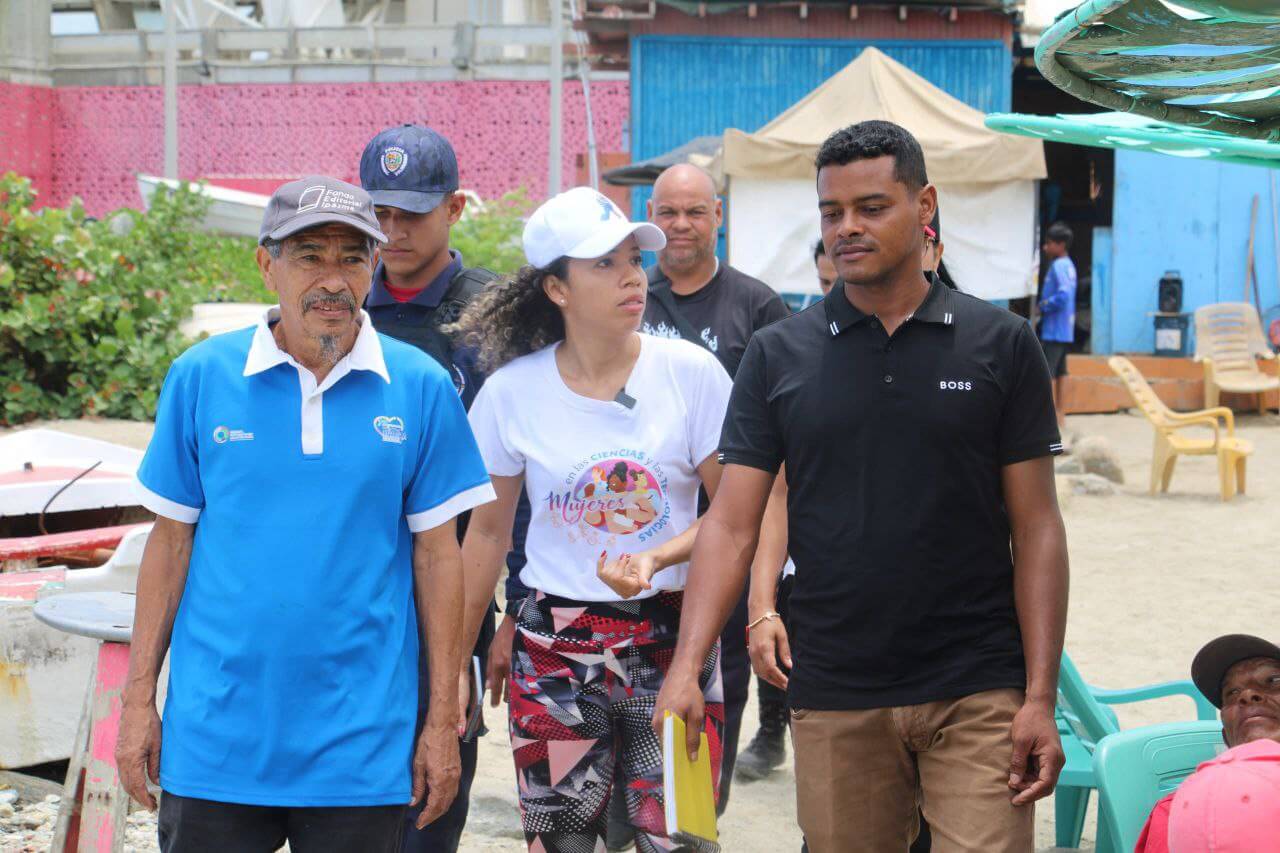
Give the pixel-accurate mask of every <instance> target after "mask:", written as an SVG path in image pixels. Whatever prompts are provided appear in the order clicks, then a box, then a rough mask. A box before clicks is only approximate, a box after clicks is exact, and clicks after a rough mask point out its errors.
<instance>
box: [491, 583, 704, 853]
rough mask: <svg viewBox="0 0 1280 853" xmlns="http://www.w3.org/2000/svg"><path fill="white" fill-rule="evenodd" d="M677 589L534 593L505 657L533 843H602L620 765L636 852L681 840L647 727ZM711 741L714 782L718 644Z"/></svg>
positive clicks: (539, 846)
mask: <svg viewBox="0 0 1280 853" xmlns="http://www.w3.org/2000/svg"><path fill="white" fill-rule="evenodd" d="M682 601H683V593H680V592H664V593H660V594H658V595H656V596H653V597H651V598H644V599H640V600H636V599H631V600H627V601H607V602H599V601H590V602H589V601H573V600H571V599H567V598H560V597H558V596H553V595H545V594H543V593H541V592H534V593H532V594H531V595H530V596H529V597H528V598H526V599H525V601H524V605H523V606H522V608H521V610H520V615H519V618H518V620H517V630H516V636H515V641H514V644H513V650H512V656H511V695H510V703H509V708H510V723H511V747H512V750H513V752H514V757H515V765H516V782H517V784H518V787H519V794H520V819H521V823H522V824H523V826H524V835H525V842H526V843H527V844H528V845H529V851H530V853H600V851H603V850H604V849H605V846H604V833H605V821H606V818H607V814H606V812H607V805H608V802H609V790H610V787H611V785H612V782H613V779H614V769H615V766H616V765H617V764H618V763H620V764H621V769H622V777H623V778H624V779H625V780H626V792H625V793H626V803H627V812H628V814H629V816H630V819H631V825H632V826H633V827H634V828H635V830H636V849H637V851H638V853H657V851H672V850H676V849H678V848H677V845H676V844H675V842H673V841H671V840H670V839H669V838H668V837H667V830H666V820H665V817H664V809H663V796H662V743H661V741H660V740H659V738H658V736H657V735H656V734H655V733H654V731H653V727H652V725H651V722H650V721H651V720H652V718H653V711H654V708H655V706H656V700H657V697H658V690H659V689H660V688H661V687H662V679H663V677H664V676H665V675H666V672H667V669H668V667H670V665H671V658H672V654H673V652H674V651H675V647H676V639H677V634H678V632H679V629H680V605H681V602H682ZM700 683H701V685H702V690H703V695H704V697H705V699H706V723H705V730H706V733H707V742H708V745H709V746H710V749H711V768H712V777H713V782H714V784H715V786H716V790H717V791H719V786H720V754H721V731H722V729H723V728H724V701H723V691H722V689H721V684H720V666H719V648H718V647H717V648H716V649H715V650H713V651H712V653H711V654H710V655H709V656H708V658H707V660H706V662H705V663H704V664H703V667H702V674H701V677H700Z"/></svg>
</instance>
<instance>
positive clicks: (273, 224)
mask: <svg viewBox="0 0 1280 853" xmlns="http://www.w3.org/2000/svg"><path fill="white" fill-rule="evenodd" d="M330 223H339V224H341V225H350V226H351V227H352V228H354V229H356V230H357V231H359V232H361V233H363V234H368V235H369V236H370V237H372V238H373V239H375V240H377V241H378V242H379V243H385V242H387V235H386V234H383V233H382V231H381V230H379V228H378V217H377V215H376V214H374V212H373V199H371V198H369V194H368V193H367V192H365V191H364V190H362V189H360V188H359V187H356V186H352V185H351V184H348V183H346V182H344V181H339V180H337V179H336V178H326V177H323V176H321V175H312V176H310V177H306V178H303V179H301V180H298V181H291V182H290V183H287V184H285V185H284V186H282V187H280V188H279V189H277V190H276V191H275V192H274V193H273V194H272V195H271V200H270V201H269V202H267V209H266V210H265V211H263V213H262V228H261V229H259V231H258V243H259V244H261V243H265V242H266V241H267V240H283V239H284V238H285V237H289V236H291V235H293V234H297V233H298V232H299V231H305V230H307V229H308V228H314V227H316V226H317V225H328V224H330Z"/></svg>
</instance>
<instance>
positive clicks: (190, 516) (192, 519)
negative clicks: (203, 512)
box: [133, 479, 200, 524]
mask: <svg viewBox="0 0 1280 853" xmlns="http://www.w3.org/2000/svg"><path fill="white" fill-rule="evenodd" d="M133 490H134V493H135V494H137V496H138V503H140V504H142V505H143V506H144V507H146V508H147V509H149V510H151V511H152V512H154V513H155V514H156V515H161V516H164V517H165V518H171V519H173V520H174V521H181V522H182V523H183V524H195V523H196V520H197V519H198V518H200V508H199V507H194V506H187V505H186V504H180V503H178V502H177V501H171V500H169V499H168V498H166V497H165V496H163V495H158V494H156V493H155V492H153V491H151V490H150V489H148V488H147V487H146V486H144V485H143V484H142V481H141V480H138V479H135V480H134V481H133Z"/></svg>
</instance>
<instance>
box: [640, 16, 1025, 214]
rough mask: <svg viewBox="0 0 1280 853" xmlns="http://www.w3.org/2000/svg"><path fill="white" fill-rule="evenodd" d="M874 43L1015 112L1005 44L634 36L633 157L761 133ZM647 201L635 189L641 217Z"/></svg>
mask: <svg viewBox="0 0 1280 853" xmlns="http://www.w3.org/2000/svg"><path fill="white" fill-rule="evenodd" d="M871 45H874V46H875V47H877V48H879V49H880V50H882V51H884V52H885V53H886V54H887V55H888V56H890V57H892V58H893V59H896V60H897V61H899V62H901V63H902V64H903V65H905V66H907V67H908V68H910V69H911V70H913V71H915V72H916V73H917V74H919V75H920V76H922V77H924V78H925V79H926V80H928V81H929V82H930V83H933V84H934V85H935V86H937V87H939V88H941V89H943V90H944V91H946V92H948V93H949V94H951V95H953V96H954V97H956V98H959V99H960V100H962V101H964V102H965V103H967V104H969V105H970V106H973V107H976V108H977V109H980V110H982V111H983V112H997V111H1008V109H1009V106H1010V101H1011V97H1012V86H1013V59H1012V56H1011V54H1010V51H1009V48H1008V47H1007V46H1005V44H1004V43H1003V42H1000V41H877V42H872V41H850V40H840V39H830V40H818V39H804V40H797V39H743V38H707V37H702V36H637V37H635V38H633V39H632V41H631V156H632V158H633V159H635V160H642V159H644V158H646V157H654V156H657V155H659V154H663V153H665V152H667V151H670V150H671V149H672V148H675V147H677V146H679V145H683V144H684V143H686V142H688V141H689V140H690V139H692V138H694V137H696V136H707V135H712V134H715V135H718V134H720V133H723V132H724V130H725V129H726V128H730V127H736V128H738V129H740V130H745V131H748V132H753V131H756V130H758V129H759V128H760V127H761V126H763V125H765V124H767V123H768V122H769V121H770V120H771V119H773V118H774V116H776V115H777V114H778V113H780V112H782V111H783V110H785V109H787V108H788V107H790V106H791V105H792V104H794V103H795V102H796V101H798V100H800V99H801V98H803V97H804V96H805V95H807V94H809V92H811V91H812V90H813V89H815V88H817V86H818V85H819V84H821V83H822V82H823V81H824V80H826V79H827V78H828V77H831V76H832V75H833V74H835V73H836V72H837V71H839V70H840V69H842V68H844V67H845V66H846V65H848V64H849V63H850V62H852V61H853V60H854V59H855V58H857V56H858V54H859V53H861V52H862V50H863V48H865V47H868V46H871ZM850 120H851V121H852V120H853V119H852V117H851V119H850ZM648 197H649V190H648V188H642V187H637V188H636V190H635V191H633V192H632V213H633V215H634V216H636V217H639V218H643V217H644V204H645V201H646V200H647V199H648Z"/></svg>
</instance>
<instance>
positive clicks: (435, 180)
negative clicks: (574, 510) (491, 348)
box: [360, 124, 497, 853]
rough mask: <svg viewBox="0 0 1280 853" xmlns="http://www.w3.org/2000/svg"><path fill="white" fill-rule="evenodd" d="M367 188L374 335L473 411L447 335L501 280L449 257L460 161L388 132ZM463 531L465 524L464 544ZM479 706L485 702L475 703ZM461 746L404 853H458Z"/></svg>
mask: <svg viewBox="0 0 1280 853" xmlns="http://www.w3.org/2000/svg"><path fill="white" fill-rule="evenodd" d="M360 184H361V186H363V187H364V189H365V190H367V191H368V193H369V195H370V196H372V198H373V203H374V205H375V211H376V213H377V216H378V224H379V227H380V228H381V229H382V231H383V232H384V233H385V234H386V235H387V242H386V243H385V244H384V245H383V247H382V253H381V257H382V259H381V261H380V262H379V263H378V266H377V268H375V269H374V271H373V286H372V288H371V289H370V291H369V296H368V298H367V299H366V300H365V306H364V307H365V310H366V311H368V312H369V316H370V318H371V319H372V320H373V325H374V327H375V328H376V329H377V330H378V331H379V332H382V333H383V334H385V335H390V336H391V337H394V338H399V339H400V340H402V341H404V342H406V343H409V344H413V345H414V346H416V347H418V348H419V349H421V350H422V351H424V352H425V353H427V354H428V355H430V356H431V357H432V358H434V359H435V360H436V361H438V362H439V363H440V364H441V365H442V366H443V367H444V368H445V369H446V370H448V371H449V374H450V375H451V376H452V378H453V384H454V387H455V388H456V389H457V390H458V395H459V396H460V397H461V398H462V404H463V405H464V406H466V407H467V408H468V409H469V408H471V401H472V400H473V399H475V395H476V391H477V390H478V389H479V387H480V385H481V383H482V382H483V381H484V376H483V374H482V373H481V372H480V370H479V369H478V367H477V365H476V354H475V353H474V352H473V351H471V350H469V349H466V348H460V347H455V346H454V345H453V341H452V340H451V339H450V338H449V336H448V335H446V334H445V333H444V332H443V331H441V327H442V326H444V325H446V324H448V323H451V322H453V321H454V320H456V319H457V318H458V316H459V315H460V314H461V313H462V309H463V308H464V307H465V306H466V304H467V302H468V301H470V299H471V298H472V297H474V296H475V295H476V294H478V293H479V292H480V291H481V290H482V289H483V288H484V286H485V285H486V284H487V283H489V282H490V281H493V280H494V279H495V278H497V275H495V274H494V273H492V272H490V271H489V270H486V269H480V268H476V267H467V266H466V265H465V263H464V262H463V258H462V255H460V254H459V253H458V252H456V251H454V250H453V249H450V248H449V229H450V228H451V227H452V226H453V225H455V224H456V223H457V222H458V220H459V218H461V216H462V211H463V210H464V209H465V207H466V203H467V200H466V197H465V196H463V195H462V194H461V193H460V192H458V160H457V157H456V156H455V155H454V152H453V146H452V145H450V144H449V140H447V139H445V138H444V137H443V136H441V135H440V134H439V133H436V132H435V131H434V130H431V129H430V128H426V127H419V126H417V125H410V124H406V125H404V126H402V127H393V128H390V129H388V130H384V131H383V132H382V133H379V134H378V135H377V136H375V137H374V138H373V141H372V142H370V143H369V144H368V145H367V146H366V147H365V149H364V153H363V154H362V155H361V156H360ZM465 529H466V524H465V518H460V519H459V524H458V536H459V539H461V537H462V533H463V531H464V530H465ZM492 636H493V619H492V617H490V618H489V620H488V621H487V624H486V625H484V626H483V627H482V628H481V631H480V640H479V642H478V643H477V644H476V647H475V650H474V652H473V654H474V655H476V656H478V657H479V658H480V659H481V664H482V665H481V672H483V671H484V666H483V661H484V657H485V653H486V651H487V649H488V648H489V642H490V640H491V639H492ZM418 685H419V687H418V694H419V696H418V727H419V729H421V727H422V724H423V721H424V719H425V714H426V709H427V701H428V698H429V697H428V692H429V691H428V688H429V685H430V681H429V679H428V677H427V656H426V654H425V653H421V654H420V655H419V681H418ZM471 699H472V701H474V702H478V701H479V697H477V696H473V697H471ZM480 734H483V728H482V727H481V730H480V731H479V732H469V733H468V736H467V737H464V739H463V742H462V744H461V748H460V751H461V757H462V780H461V782H460V783H459V785H458V796H457V798H456V799H454V801H453V805H452V806H450V807H449V810H448V811H447V812H445V813H444V815H443V816H441V817H440V818H439V819H438V820H436V821H435V822H433V823H431V824H428V825H427V827H426V828H425V829H417V828H416V827H415V826H414V823H413V822H414V820H416V818H417V814H416V810H414V811H415V813H414V814H410V815H408V817H407V820H406V822H405V839H404V851H405V853H453V851H456V850H457V849H458V842H459V840H460V839H461V837H462V828H463V826H464V825H465V824H466V822H467V810H468V807H469V798H470V794H471V782H472V780H473V779H474V778H475V773H476V750H477V744H476V738H477V737H479V736H480Z"/></svg>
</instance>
